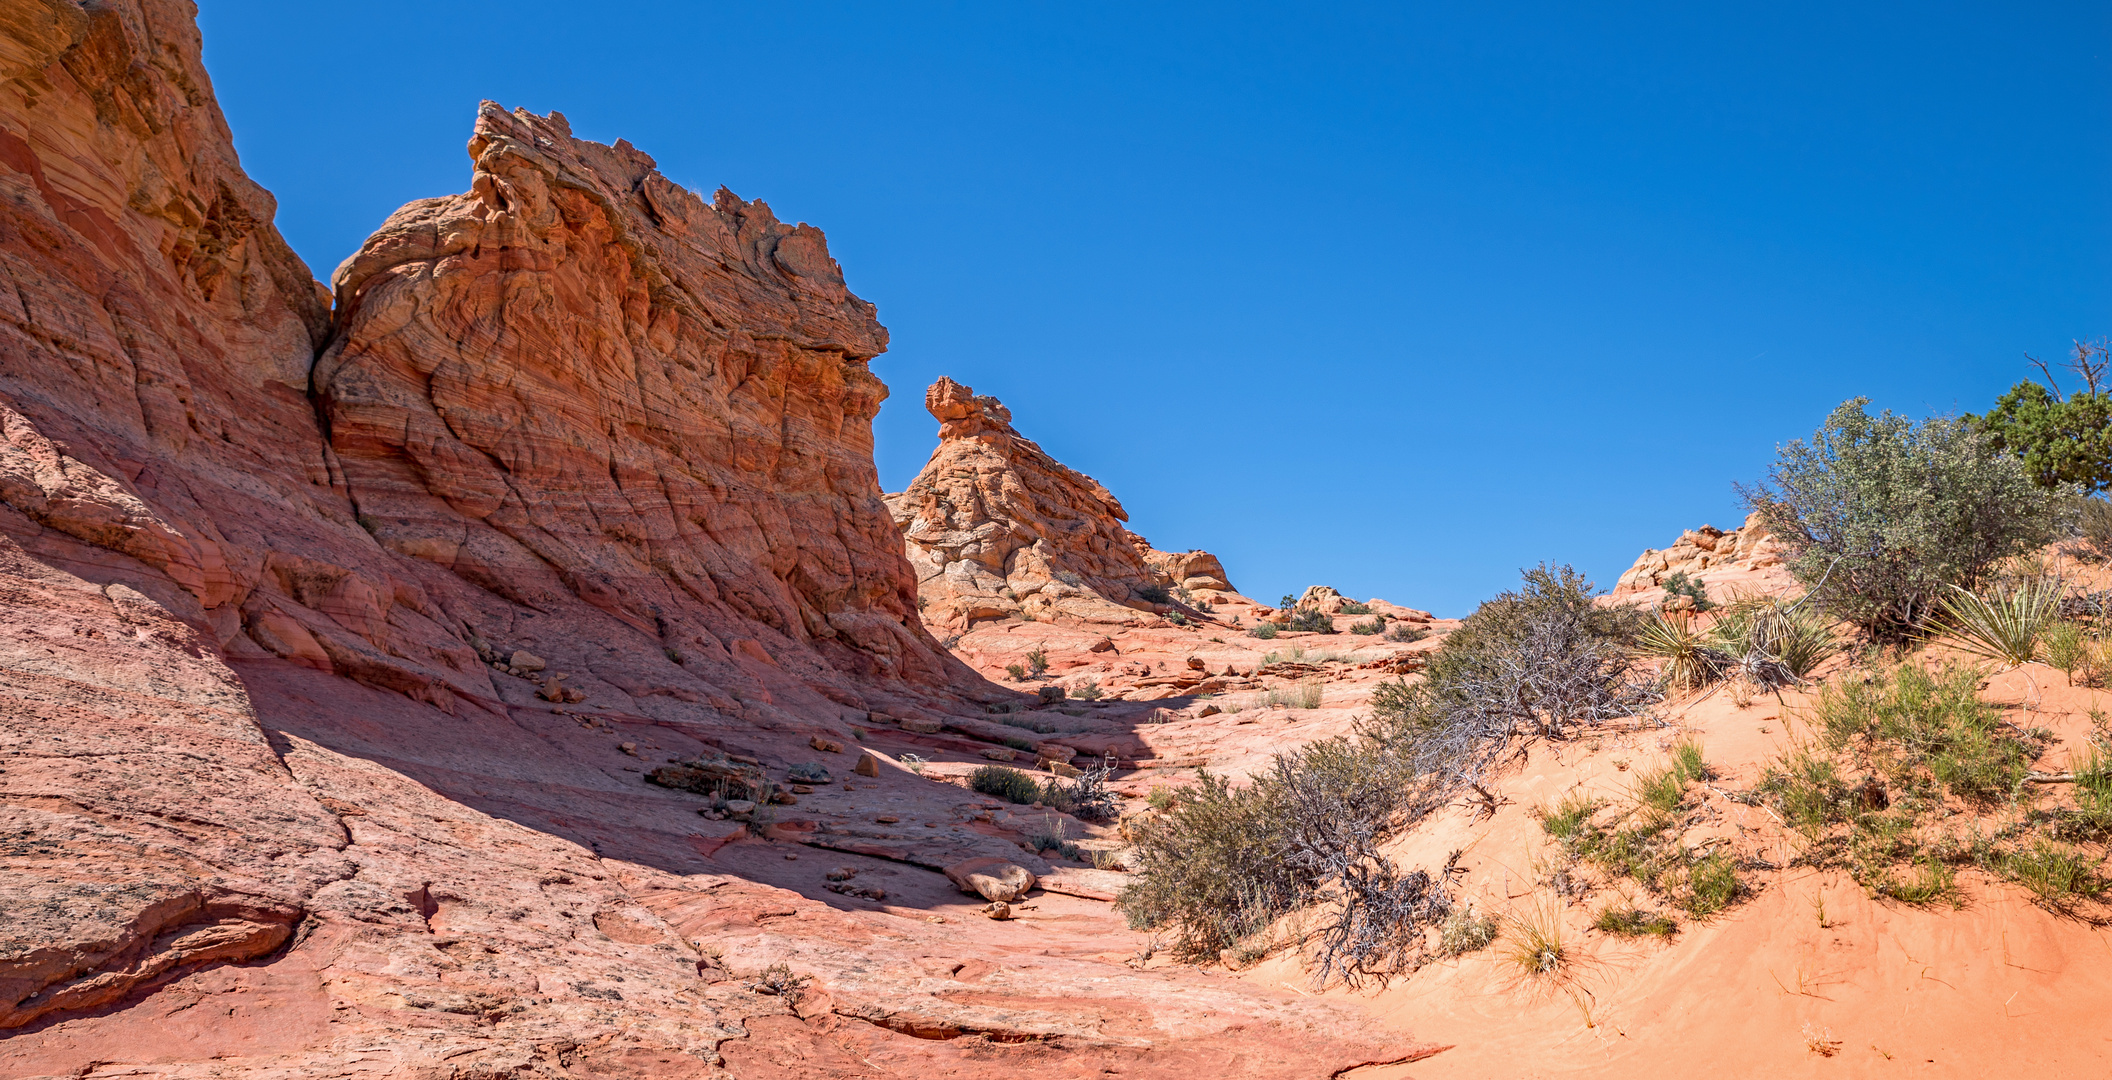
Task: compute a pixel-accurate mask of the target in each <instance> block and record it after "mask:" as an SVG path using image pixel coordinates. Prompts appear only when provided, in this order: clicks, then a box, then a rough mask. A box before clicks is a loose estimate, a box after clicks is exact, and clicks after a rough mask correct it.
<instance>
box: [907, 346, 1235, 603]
mask: <svg viewBox="0 0 2112 1080" xmlns="http://www.w3.org/2000/svg"><path fill="white" fill-rule="evenodd" d="M924 407H925V408H926V409H928V410H929V411H930V412H931V415H932V416H933V417H934V418H936V419H937V420H938V421H939V445H938V448H937V449H935V450H933V451H932V453H931V460H930V461H928V462H926V463H925V465H924V468H923V471H921V472H919V473H918V474H917V476H916V479H914V480H912V481H910V483H909V486H908V487H906V488H904V489H903V490H902V491H901V492H900V493H898V494H893V495H889V496H887V501H888V506H889V507H890V509H891V510H892V511H893V513H894V519H895V523H896V525H897V526H898V527H900V529H901V530H902V538H903V540H904V542H905V546H906V550H907V552H908V555H909V562H910V565H911V566H913V567H915V569H916V574H917V593H918V605H919V607H920V608H921V609H922V614H923V618H924V622H925V625H927V626H930V627H933V628H934V629H943V630H956V631H958V630H966V629H968V628H970V627H972V626H974V625H975V624H976V623H979V622H985V621H989V620H993V619H1008V618H1022V617H1024V618H1031V619H1035V620H1045V621H1065V620H1074V621H1079V622H1088V623H1105V624H1109V625H1120V626H1145V625H1150V624H1152V623H1154V622H1156V621H1157V615H1156V614H1155V613H1154V609H1155V608H1156V607H1158V606H1160V605H1163V604H1164V603H1165V602H1166V591H1167V590H1170V589H1174V588H1181V589H1187V590H1190V591H1191V592H1197V593H1201V594H1202V595H1201V597H1199V598H1200V599H1206V600H1207V599H1210V598H1211V594H1212V593H1224V594H1230V593H1233V591H1234V590H1233V588H1232V583H1231V582H1230V581H1229V580H1227V579H1226V575H1225V568H1224V566H1223V565H1222V564H1220V563H1219V562H1218V560H1217V557H1216V556H1214V555H1211V554H1209V553H1208V552H1204V551H1188V552H1163V551H1157V550H1155V549H1153V548H1152V547H1151V545H1150V544H1149V543H1148V542H1146V541H1145V539H1144V538H1143V537H1141V536H1138V535H1137V534H1135V533H1133V532H1130V531H1129V530H1128V529H1127V528H1125V527H1124V526H1123V522H1125V521H1128V520H1129V514H1128V512H1126V511H1124V510H1123V509H1122V504H1121V503H1120V502H1119V501H1117V500H1116V499H1115V497H1114V495H1113V494H1111V493H1110V492H1109V491H1108V490H1107V488H1106V487H1105V486H1103V485H1102V484H1100V483H1099V482H1097V481H1095V480H1094V479H1093V478H1092V477H1089V476H1087V475H1085V474H1084V473H1081V472H1078V471H1077V470H1075V469H1072V468H1070V467H1068V466H1066V465H1064V464H1063V463H1061V462H1059V461H1057V460H1056V459H1055V458H1053V457H1050V456H1049V454H1048V452H1047V451H1045V450H1043V449H1042V448H1041V447H1040V446H1039V445H1038V444H1036V443H1035V442H1033V441H1032V440H1030V439H1028V438H1026V437H1025V436H1023V435H1021V434H1020V433H1019V432H1018V431H1016V430H1014V429H1013V427H1012V413H1011V410H1009V409H1007V408H1005V407H1004V405H1002V404H1001V403H999V402H998V400H997V399H996V398H994V397H990V396H988V395H978V394H977V393H976V392H975V391H974V390H973V389H972V388H970V387H967V386H963V385H961V384H960V383H957V382H955V381H953V380H952V379H949V378H941V379H939V381H937V382H935V383H932V384H931V386H930V388H929V389H927V390H926V391H925V393H924Z"/></svg>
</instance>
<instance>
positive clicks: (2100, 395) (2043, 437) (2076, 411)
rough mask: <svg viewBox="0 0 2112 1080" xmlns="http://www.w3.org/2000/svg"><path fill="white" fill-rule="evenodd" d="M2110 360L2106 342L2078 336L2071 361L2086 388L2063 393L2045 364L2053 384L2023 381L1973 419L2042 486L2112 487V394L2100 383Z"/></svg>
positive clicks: (1992, 442) (1990, 442)
mask: <svg viewBox="0 0 2112 1080" xmlns="http://www.w3.org/2000/svg"><path fill="white" fill-rule="evenodd" d="M2106 361H2107V355H2106V343H2105V342H2103V341H2098V342H2090V343H2085V342H2080V341H2078V342H2076V343H2075V353H2074V355H2073V358H2072V359H2071V360H2070V361H2069V362H2068V364H2067V365H2066V366H2067V368H2068V370H2070V371H2072V372H2074V373H2076V374H2077V375H2080V376H2082V377H2083V380H2084V384H2085V387H2086V389H2085V390H2083V391H2082V392H2080V393H2074V394H2063V393H2062V392H2061V389H2060V386H2059V385H2058V384H2056V383H2055V382H2054V380H2053V373H2052V371H2050V370H2048V369H2047V368H2046V367H2045V365H2043V364H2042V365H2040V370H2041V371H2042V372H2045V375H2046V382H2047V385H2045V386H2041V385H2039V384H2038V383H2035V382H2031V381H2029V380H2027V381H2024V382H2020V383H2018V384H2016V385H2015V386H2012V387H2010V388H2009V393H2006V394H2004V395H2002V396H2001V397H2000V398H1999V399H1997V400H1996V401H1995V407H1994V408H1993V409H1990V410H1989V411H1988V414H1987V415H1986V416H1978V417H1967V419H1968V420H1970V421H1971V422H1972V423H1973V425H1974V426H1975V427H1977V428H1978V429H1979V430H1980V431H1982V432H1983V433H1985V434H1986V436H1987V440H1988V445H1989V446H1991V447H1992V448H1993V449H1995V450H1996V451H1998V452H2003V453H2007V454H2009V455H2011V456H2013V457H2015V458H2016V459H2017V460H2018V461H2020V462H2022V463H2023V466H2024V470H2025V472H2026V473H2027V474H2028V475H2029V476H2030V477H2031V479H2032V482H2033V483H2036V484H2038V485H2039V486H2040V487H2042V488H2046V489H2048V490H2057V489H2066V488H2074V487H2080V488H2082V489H2083V490H2085V491H2088V492H2091V493H2096V492H2100V491H2104V490H2105V489H2106V488H2108V487H2112V393H2107V392H2106V391H2105V390H2102V389H2100V388H2099V387H2100V383H2101V382H2102V380H2103V378H2104V374H2105V366H2106Z"/></svg>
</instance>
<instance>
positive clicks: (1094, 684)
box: [1070, 679, 1100, 701]
mask: <svg viewBox="0 0 2112 1080" xmlns="http://www.w3.org/2000/svg"><path fill="white" fill-rule="evenodd" d="M1070 695H1071V696H1072V697H1074V698H1077V699H1078V700H1079V701H1098V700H1100V680H1098V679H1087V680H1085V681H1084V682H1081V683H1079V684H1078V685H1076V686H1073V687H1071V690H1070Z"/></svg>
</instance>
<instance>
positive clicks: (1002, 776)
mask: <svg viewBox="0 0 2112 1080" xmlns="http://www.w3.org/2000/svg"><path fill="white" fill-rule="evenodd" d="M968 786H969V787H970V788H972V789H974V790H976V791H980V792H982V793H983V794H985V795H995V796H997V797H998V798H1000V799H1003V800H1005V801H1006V802H1015V803H1031V802H1034V801H1036V800H1038V799H1040V798H1041V785H1040V784H1038V783H1036V782H1035V781H1034V778H1033V777H1031V776H1028V775H1027V774H1026V773H1023V772H1020V771H1019V770H1018V769H1007V768H1005V767H1004V766H1003V765H984V766H982V767H981V768H978V769H976V770H975V771H974V772H972V773H969V774H968Z"/></svg>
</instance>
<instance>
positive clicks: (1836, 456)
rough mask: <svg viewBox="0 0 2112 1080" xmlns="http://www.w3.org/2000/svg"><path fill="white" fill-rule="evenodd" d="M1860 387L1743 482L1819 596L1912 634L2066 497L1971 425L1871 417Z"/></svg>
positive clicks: (1854, 619)
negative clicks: (1756, 478) (1758, 476)
mask: <svg viewBox="0 0 2112 1080" xmlns="http://www.w3.org/2000/svg"><path fill="white" fill-rule="evenodd" d="M1868 404H1869V402H1868V399H1865V398H1856V399H1854V400H1852V401H1849V402H1846V403H1845V404H1843V405H1841V406H1840V407H1839V408H1836V409H1835V410H1834V411H1833V413H1832V414H1831V415H1830V416H1828V417H1827V418H1826V423H1825V424H1824V426H1822V427H1821V428H1820V429H1819V430H1818V432H1816V433H1815V434H1814V435H1813V436H1812V438H1811V440H1810V441H1809V442H1806V441H1804V440H1801V439H1800V440H1797V441H1794V442H1791V443H1789V444H1788V445H1786V446H1783V447H1781V448H1780V450H1779V451H1778V453H1777V456H1776V460H1775V464H1774V465H1773V467H1772V468H1770V470H1769V473H1768V477H1767V479H1766V480H1764V481H1762V482H1761V483H1759V484H1757V485H1754V486H1752V487H1741V488H1740V494H1741V495H1742V496H1743V497H1744V498H1745V500H1746V503H1747V504H1748V505H1749V506H1750V507H1751V508H1753V509H1754V510H1757V511H1758V512H1759V513H1760V516H1761V520H1762V521H1763V522H1764V523H1765V524H1766V525H1767V528H1768V530H1769V531H1770V532H1771V533H1773V534H1774V535H1775V537H1776V538H1778V539H1779V540H1781V541H1782V542H1783V543H1784V544H1785V545H1787V547H1788V549H1789V552H1790V555H1791V559H1790V567H1791V569H1792V570H1793V571H1794V572H1795V574H1796V576H1797V579H1798V580H1799V581H1801V582H1803V583H1804V586H1805V588H1806V589H1807V590H1809V591H1810V594H1811V595H1812V596H1813V597H1814V598H1816V600H1817V602H1818V603H1820V604H1822V605H1824V606H1825V607H1826V608H1827V609H1828V610H1829V611H1831V612H1833V613H1834V614H1835V615H1837V616H1839V617H1840V618H1842V619H1845V620H1847V621H1848V622H1850V623H1853V624H1854V625H1855V626H1857V627H1858V628H1860V629H1861V630H1863V631H1864V632H1865V633H1867V634H1868V635H1870V636H1871V637H1873V638H1876V639H1878V640H1885V641H1900V640H1905V639H1907V638H1910V637H1912V636H1914V635H1915V634H1917V633H1919V632H1920V630H1921V628H1922V625H1923V624H1924V623H1925V622H1926V621H1927V620H1928V618H1929V617H1930V616H1931V615H1933V614H1935V611H1936V607H1937V605H1938V603H1939V602H1940V600H1941V598H1942V596H1943V594H1944V592H1945V591H1946V589H1947V587H1948V586H1953V585H1956V586H1959V587H1962V588H1967V589H1972V588H1977V587H1979V586H1980V585H1981V584H1983V583H1984V581H1985V580H1986V578H1987V576H1988V573H1989V571H1990V569H1991V568H1992V567H1993V566H1994V565H1995V564H1996V563H1997V562H1998V561H2000V560H2002V559H2005V558H2007V557H2009V556H2012V555H2016V554H2020V553H2022V552H2025V551H2030V550H2033V549H2035V548H2038V547H2040V546H2043V545H2044V544H2047V543H2049V542H2051V541H2052V540H2054V539H2056V538H2057V537H2058V536H2059V535H2060V534H2061V532H2062V531H2063V527H2064V525H2065V521H2064V519H2065V517H2066V508H2065V504H2064V501H2063V500H2062V499H2060V498H2058V497H2056V496H2055V495H2053V494H2051V493H2049V492H2047V491H2044V490H2041V489H2040V488H2038V487H2036V486H2034V485H2033V483H2032V481H2031V479H2030V477H2029V476H2027V474H2026V472H2025V469H2024V466H2023V465H2022V464H2020V463H2019V462H2018V461H2017V460H2016V459H2015V458H2013V457H2009V456H2005V455H2001V454H1997V453H1995V452H1994V449H1995V447H1994V445H1993V443H1992V442H1991V441H1990V439H1989V438H1988V437H1987V436H1985V435H1983V434H1982V433H1981V432H1980V431H1979V430H1977V429H1976V428H1975V427H1974V426H1973V425H1971V424H1968V423H1966V422H1965V421H1962V420H1959V419H1956V418H1952V417H1936V418H1933V419H1929V420H1925V421H1922V422H1920V423H1916V422H1914V421H1913V420H1911V419H1908V418H1906V417H1903V416H1894V415H1893V414H1892V413H1890V412H1885V413H1881V414H1879V415H1877V416H1871V415H1870V413H1869V412H1868V410H1867V406H1868Z"/></svg>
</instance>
